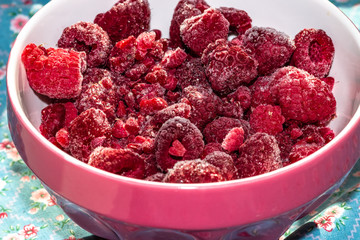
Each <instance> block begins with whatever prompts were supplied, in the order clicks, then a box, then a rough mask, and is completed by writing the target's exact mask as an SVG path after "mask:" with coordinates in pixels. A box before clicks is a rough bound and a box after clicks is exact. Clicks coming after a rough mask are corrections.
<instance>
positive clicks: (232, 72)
mask: <svg viewBox="0 0 360 240" xmlns="http://www.w3.org/2000/svg"><path fill="white" fill-rule="evenodd" d="M201 61H202V63H203V64H204V65H205V73H206V76H207V77H208V80H209V82H210V84H211V87H212V88H213V89H214V91H215V92H218V93H219V94H223V95H225V94H228V93H230V92H233V91H235V90H236V89H237V88H238V87H239V86H240V85H242V84H246V83H249V82H250V81H251V80H253V79H254V78H255V77H256V76H257V70H256V68H257V61H256V60H254V59H253V58H252V57H250V56H249V55H248V54H247V53H246V52H245V51H244V50H243V49H242V48H241V47H240V46H238V45H233V44H231V43H229V42H228V41H227V40H224V39H220V40H217V41H216V42H215V43H210V44H209V46H208V47H207V48H206V49H205V51H204V53H203V55H202V57H201Z"/></svg>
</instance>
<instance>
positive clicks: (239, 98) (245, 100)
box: [226, 86, 251, 110]
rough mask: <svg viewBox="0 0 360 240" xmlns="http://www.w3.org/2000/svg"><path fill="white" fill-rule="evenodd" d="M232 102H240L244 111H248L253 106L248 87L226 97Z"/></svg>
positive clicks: (243, 87)
mask: <svg viewBox="0 0 360 240" xmlns="http://www.w3.org/2000/svg"><path fill="white" fill-rule="evenodd" d="M226 97H227V99H228V100H229V101H230V102H239V103H240V106H241V108H242V109H244V110H247V109H248V108H249V107H250V105H251V91H250V89H249V88H248V87H246V86H240V87H238V89H236V91H235V92H233V93H230V94H229V95H227V96H226Z"/></svg>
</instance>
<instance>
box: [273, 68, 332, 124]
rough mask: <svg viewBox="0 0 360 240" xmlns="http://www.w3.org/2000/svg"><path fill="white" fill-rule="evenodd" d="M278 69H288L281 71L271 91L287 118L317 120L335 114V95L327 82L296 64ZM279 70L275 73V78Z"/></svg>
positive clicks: (330, 117)
mask: <svg viewBox="0 0 360 240" xmlns="http://www.w3.org/2000/svg"><path fill="white" fill-rule="evenodd" d="M285 70H286V71H285ZM278 71H280V72H283V71H285V72H286V74H281V75H282V76H281V77H280V78H278V79H277V81H276V82H277V84H275V86H274V87H272V92H273V93H274V95H275V96H276V98H277V102H278V104H279V105H280V107H281V112H282V115H283V116H284V117H285V119H286V120H287V121H288V120H297V121H301V122H303V123H314V122H321V121H325V120H328V119H332V118H333V117H334V116H335V112H336V101H335V97H334V95H333V94H332V92H331V90H330V88H329V86H328V85H327V84H326V83H325V82H323V81H321V80H320V79H318V78H316V77H314V76H313V75H310V74H309V73H307V72H306V71H304V70H301V69H298V68H295V67H285V68H283V69H280V70H278ZM278 71H277V72H278ZM277 72H275V73H274V77H275V78H276V74H277Z"/></svg>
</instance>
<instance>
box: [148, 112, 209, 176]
mask: <svg viewBox="0 0 360 240" xmlns="http://www.w3.org/2000/svg"><path fill="white" fill-rule="evenodd" d="M176 140H177V141H179V142H180V143H181V144H182V146H183V147H184V148H185V149H186V152H185V153H184V155H183V156H182V157H173V156H171V155H170V153H169V149H170V148H171V146H172V144H173V142H174V141H176ZM203 148H204V141H203V136H202V134H201V132H200V130H199V129H198V128H197V127H196V126H195V125H194V124H192V123H191V122H190V121H189V120H188V119H186V118H182V117H174V118H171V119H169V120H167V121H166V122H165V123H164V124H163V125H162V127H161V128H160V130H159V132H158V134H157V136H156V138H155V156H156V161H157V163H158V165H159V167H160V168H161V169H162V170H163V171H167V169H169V168H172V167H173V166H174V164H175V163H176V162H177V161H179V160H189V159H196V158H198V157H199V156H200V154H201V153H202V151H203Z"/></svg>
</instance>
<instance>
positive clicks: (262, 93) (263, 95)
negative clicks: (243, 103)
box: [249, 76, 275, 107]
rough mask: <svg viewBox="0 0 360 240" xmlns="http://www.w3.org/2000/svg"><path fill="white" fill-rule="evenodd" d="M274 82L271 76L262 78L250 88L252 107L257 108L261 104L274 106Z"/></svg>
mask: <svg viewBox="0 0 360 240" xmlns="http://www.w3.org/2000/svg"><path fill="white" fill-rule="evenodd" d="M272 80H273V79H272V77H271V76H261V77H258V78H257V79H256V80H255V82H254V83H253V84H252V85H251V86H250V87H249V89H250V91H251V106H252V107H257V106H259V105H261V104H270V105H272V104H274V103H275V97H274V96H273V94H272V92H271V90H270V89H271V86H272V84H273V81H272Z"/></svg>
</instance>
